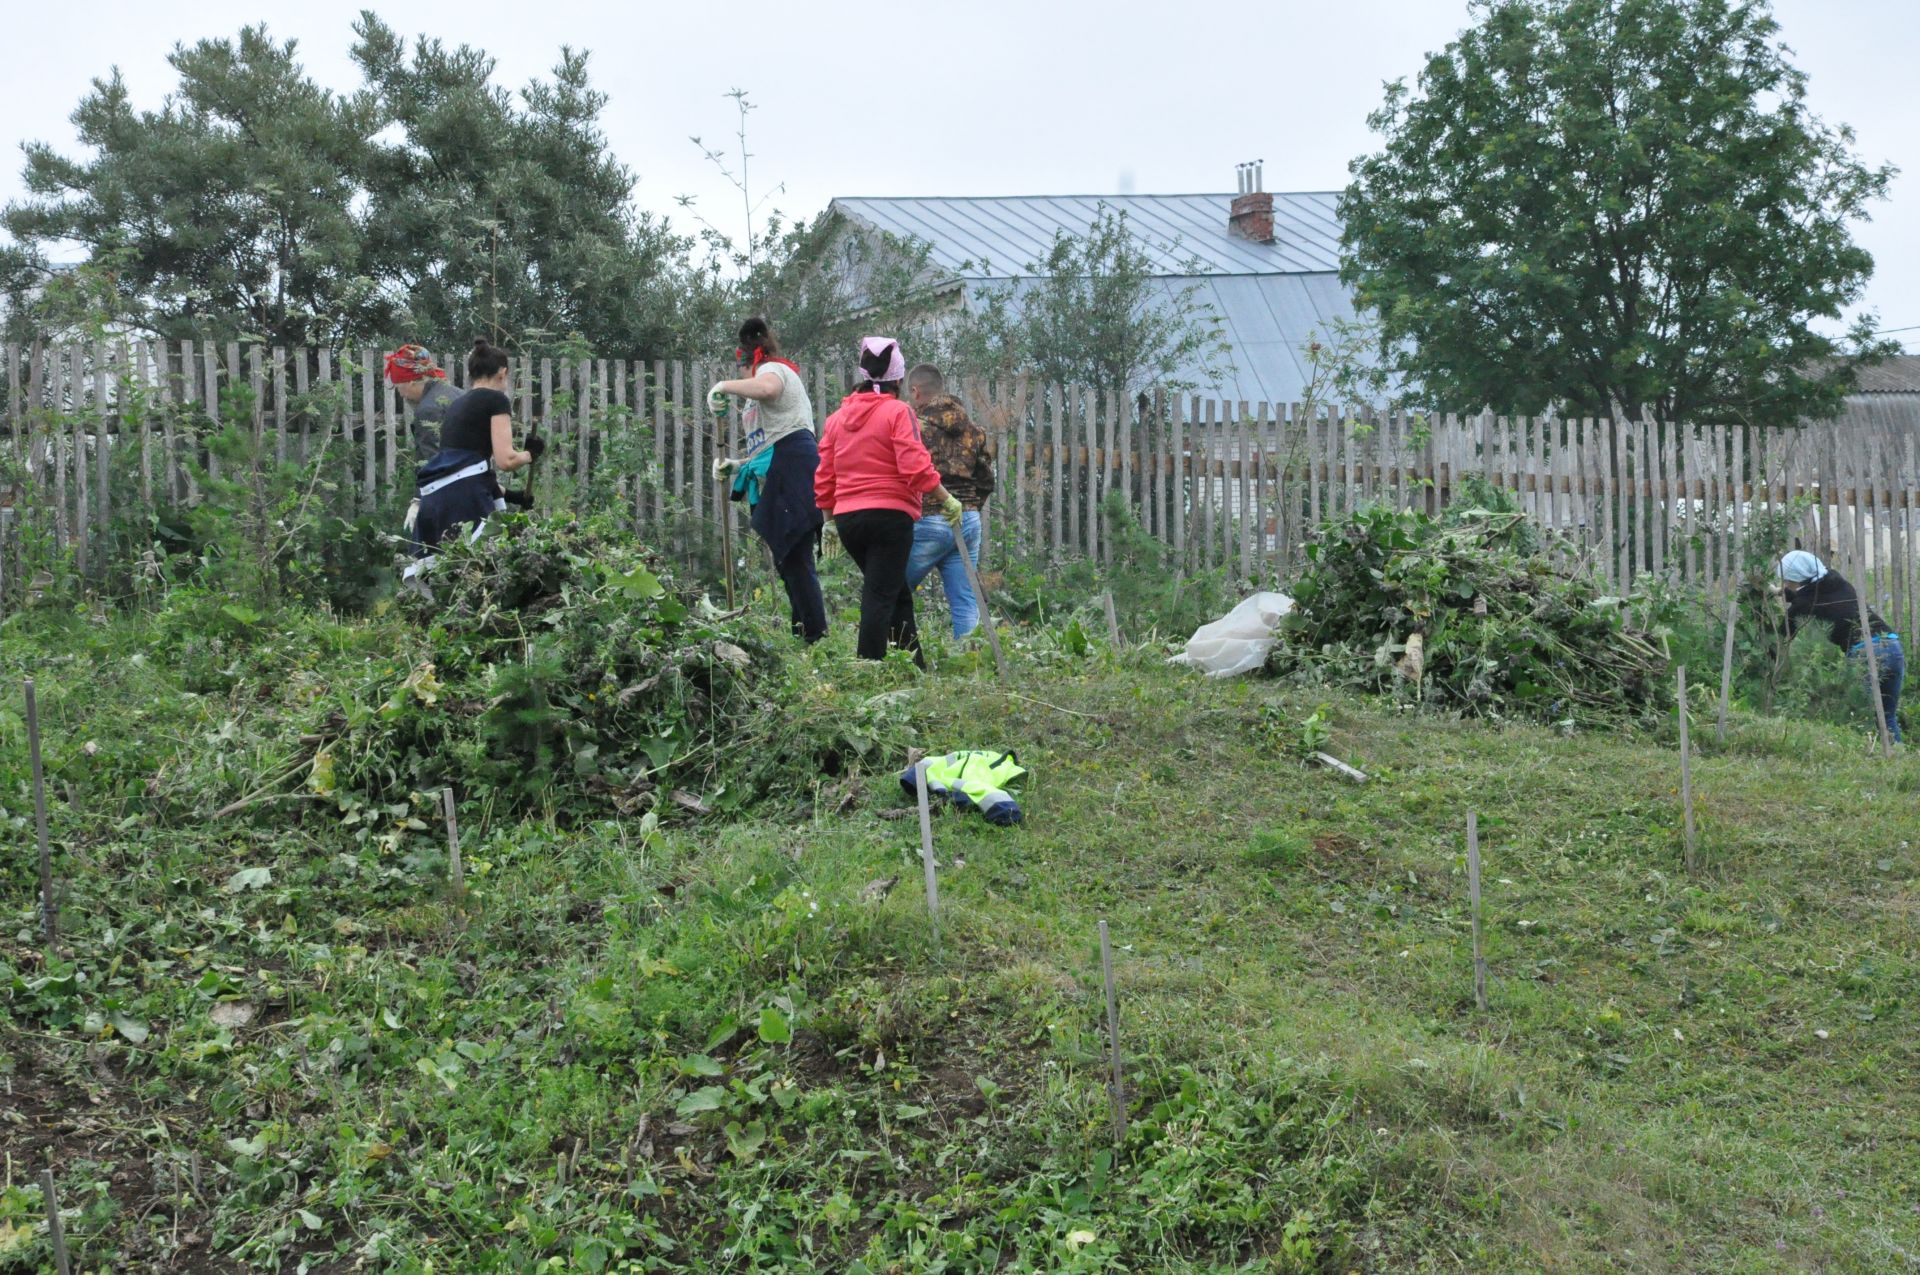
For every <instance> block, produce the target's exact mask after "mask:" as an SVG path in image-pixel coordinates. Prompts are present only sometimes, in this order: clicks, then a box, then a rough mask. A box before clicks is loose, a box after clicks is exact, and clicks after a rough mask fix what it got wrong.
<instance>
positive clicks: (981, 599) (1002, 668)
mask: <svg viewBox="0 0 1920 1275" xmlns="http://www.w3.org/2000/svg"><path fill="white" fill-rule="evenodd" d="M959 540H960V566H961V567H962V568H963V569H964V570H965V571H966V573H967V587H968V588H969V589H972V590H973V601H974V605H975V606H977V607H979V608H980V627H981V628H983V629H985V630H986V631H987V645H988V646H990V647H992V648H993V668H994V671H995V672H996V673H998V674H999V676H1000V681H1001V682H1002V684H1004V683H1005V682H1006V680H1007V656H1006V652H1004V651H1002V650H1001V649H1000V630H999V629H997V628H995V627H994V625H993V612H991V611H989V610H988V609H987V590H986V588H985V586H983V585H982V584H981V583H980V572H979V571H978V570H976V569H975V567H974V565H973V555H972V554H970V553H968V552H967V538H966V537H965V536H961V537H959Z"/></svg>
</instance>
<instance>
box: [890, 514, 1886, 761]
mask: <svg viewBox="0 0 1920 1275" xmlns="http://www.w3.org/2000/svg"><path fill="white" fill-rule="evenodd" d="M916 548H918V546H917V545H916ZM1847 656H1848V658H1849V659H1852V660H1854V661H1855V662H1857V663H1858V664H1859V665H1860V666H1861V668H1862V669H1863V670H1864V669H1865V667H1866V663H1867V647H1866V643H1864V642H1856V643H1855V644H1854V647H1853V649H1852V650H1851V651H1849V652H1847ZM1873 658H1874V661H1875V662H1876V663H1877V664H1879V666H1880V687H1879V690H1880V703H1881V705H1882V706H1883V707H1884V708H1885V709H1886V710H1887V733H1888V734H1890V735H1892V736H1893V742H1894V743H1896V744H1897V743H1899V742H1900V685H1901V683H1902V682H1905V681H1906V680H1907V653H1906V652H1905V651H1903V650H1902V649H1901V648H1900V635H1899V634H1898V633H1883V634H1881V635H1880V636H1879V637H1877V638H1875V639H1874V640H1873ZM1873 690H1874V688H1873V687H1868V688H1867V693H1868V694H1872V693H1873Z"/></svg>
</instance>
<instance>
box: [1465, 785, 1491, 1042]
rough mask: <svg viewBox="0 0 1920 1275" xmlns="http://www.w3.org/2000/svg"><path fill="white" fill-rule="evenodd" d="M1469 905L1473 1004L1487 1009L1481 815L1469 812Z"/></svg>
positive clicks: (1483, 1010) (1475, 1006)
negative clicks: (1471, 932)
mask: <svg viewBox="0 0 1920 1275" xmlns="http://www.w3.org/2000/svg"><path fill="white" fill-rule="evenodd" d="M1467 905H1468V909H1469V911H1470V913H1471V914H1472V919H1473V1005H1474V1008H1475V1009H1478V1010H1479V1011H1480V1012H1481V1013H1483V1014H1484V1013H1485V1012H1486V1010H1487V952H1486V947H1485V945H1484V944H1483V943H1482V941H1481V937H1480V816H1479V815H1478V814H1476V813H1475V812H1474V811H1471V810H1469V811H1468V812H1467Z"/></svg>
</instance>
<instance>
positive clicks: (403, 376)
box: [387, 345, 460, 463]
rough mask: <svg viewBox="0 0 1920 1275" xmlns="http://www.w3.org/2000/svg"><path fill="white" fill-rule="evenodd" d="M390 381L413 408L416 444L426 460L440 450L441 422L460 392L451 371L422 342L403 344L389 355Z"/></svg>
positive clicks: (417, 450)
mask: <svg viewBox="0 0 1920 1275" xmlns="http://www.w3.org/2000/svg"><path fill="white" fill-rule="evenodd" d="M387 381H388V383H389V384H391V385H392V386H393V388H394V389H396V390H398V391H399V392H400V397H401V399H403V400H404V401H405V402H406V404H407V406H408V407H411V408H412V409H413V446H414V450H415V451H416V452H418V453H419V456H420V460H421V462H422V463H424V462H426V461H430V460H432V459H433V458H434V455H435V454H436V453H437V452H439V450H440V426H441V425H442V424H443V423H444V422H445V421H446V419H447V409H448V408H449V407H452V406H453V400H455V399H456V398H459V397H460V396H459V395H458V394H457V393H455V392H454V388H453V387H452V386H451V385H448V384H447V374H446V371H445V369H443V368H442V367H441V366H440V365H439V364H438V363H436V362H434V358H433V355H431V354H429V353H427V349H426V347H425V346H422V345H403V346H401V347H400V348H399V349H397V350H395V351H394V352H393V353H392V354H389V355H387Z"/></svg>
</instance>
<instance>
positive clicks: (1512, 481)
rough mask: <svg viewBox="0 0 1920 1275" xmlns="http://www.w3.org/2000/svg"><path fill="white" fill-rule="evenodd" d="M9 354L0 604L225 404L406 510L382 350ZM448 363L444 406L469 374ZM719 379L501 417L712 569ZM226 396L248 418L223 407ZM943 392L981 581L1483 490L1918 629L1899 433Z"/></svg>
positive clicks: (201, 348)
mask: <svg viewBox="0 0 1920 1275" xmlns="http://www.w3.org/2000/svg"><path fill="white" fill-rule="evenodd" d="M4 357H5V360H6V362H5V367H4V369H0V375H4V380H5V385H6V425H7V429H6V434H5V439H4V445H3V446H0V475H4V481H0V534H5V535H6V536H7V538H8V541H9V544H8V545H7V546H6V547H4V548H0V602H4V601H6V600H7V599H9V598H11V597H13V596H15V595H16V593H17V590H18V589H19V587H20V581H18V580H17V579H16V578H14V577H16V576H17V574H18V572H17V571H15V570H13V569H11V568H12V567H13V566H14V565H15V564H17V562H18V550H17V545H16V544H15V543H14V542H16V541H17V539H18V533H19V532H20V531H22V530H24V529H25V528H27V527H33V528H35V529H36V531H37V533H38V534H39V535H40V536H41V537H42V538H43V541H45V542H46V543H50V544H52V545H54V546H56V547H57V548H59V549H61V550H63V551H68V552H71V553H72V554H73V557H74V562H75V565H76V567H77V568H78V569H79V570H80V571H81V572H82V574H83V575H89V574H91V575H98V574H99V573H100V572H102V571H106V570H111V569H113V568H114V567H115V565H116V564H111V563H104V562H101V561H99V557H100V555H101V554H102V553H103V552H105V551H106V550H107V545H106V543H105V541H104V540H103V537H102V532H103V530H104V529H106V528H108V527H110V526H111V525H112V519H113V517H114V515H115V514H116V513H121V514H124V513H128V512H136V511H137V512H140V513H148V512H154V511H159V510H163V509H166V508H169V507H177V506H182V505H188V504H191V503H193V502H195V501H197V500H199V499H201V498H202V493H201V492H200V490H199V475H201V474H204V475H206V476H207V477H210V478H217V477H219V473H220V465H221V459H220V457H219V456H218V455H217V454H216V453H215V452H214V451H212V450H210V449H209V448H208V446H207V440H208V438H209V436H210V435H211V433H212V432H213V429H214V422H215V418H216V416H217V415H220V414H221V413H222V412H223V409H222V406H221V405H222V403H223V401H224V402H225V403H226V407H225V409H224V416H223V417H222V419H225V420H227V421H228V422H230V423H232V418H233V415H234V413H235V411H236V410H238V411H240V412H241V413H242V415H243V419H242V420H240V421H239V422H237V423H239V424H240V425H242V426H243V427H250V428H251V430H252V432H253V435H254V438H255V441H256V444H257V448H256V450H257V451H258V453H259V454H260V455H262V456H266V455H271V456H272V457H273V458H274V459H275V460H277V461H282V462H291V463H299V464H325V465H329V466H334V467H335V469H334V473H335V474H336V475H337V477H338V478H339V479H340V480H341V481H339V482H338V484H337V489H336V492H335V497H334V498H335V499H336V500H338V501H340V502H341V503H342V504H343V505H345V506H346V509H345V510H343V512H351V511H358V512H368V511H372V510H379V509H385V508H388V507H392V506H395V505H397V504H400V503H404V500H405V498H406V497H407V496H408V495H409V494H410V488H411V470H412V466H413V464H414V460H415V456H414V451H413V444H412V438H411V429H410V426H409V417H408V414H407V411H406V409H405V407H404V406H403V404H402V403H401V401H400V399H399V397H398V395H397V393H396V392H395V391H394V390H393V388H392V387H391V386H388V385H387V384H386V383H385V381H384V377H383V374H382V368H383V364H382V356H381V353H380V352H379V351H375V350H359V351H351V352H336V351H330V350H319V351H308V350H293V351H291V352H289V351H285V350H281V349H264V348H262V347H261V346H259V345H257V344H249V345H241V344H239V343H232V342H229V343H226V344H224V345H220V344H216V343H211V342H200V343H196V342H192V341H182V342H170V343H164V344H162V343H157V342H145V341H130V342H99V343H93V344H86V345H80V344H75V345H59V346H34V347H31V348H22V347H19V346H9V347H7V348H6V349H5V351H4ZM442 362H443V365H444V366H446V367H447V368H448V369H449V371H450V374H451V375H452V377H453V380H454V383H455V384H456V385H457V384H459V383H460V381H461V380H463V379H464V378H463V373H462V371H461V368H460V361H459V360H458V359H457V358H447V359H443V360H442ZM734 374H735V370H734V368H733V367H732V366H731V365H730V364H728V365H721V364H713V365H707V364H701V363H697V362H687V361H668V360H626V359H611V360H609V359H597V358H576V359H568V358H538V359H516V360H515V361H514V364H513V367H512V394H511V397H512V398H513V400H514V403H515V407H516V414H517V416H518V417H519V418H520V419H521V421H522V422H538V423H539V426H540V429H541V432H542V433H543V434H544V435H545V436H546V437H547V438H548V440H549V449H548V451H547V453H546V457H545V458H544V459H543V460H542V462H541V464H540V466H539V468H538V470H537V471H536V472H537V477H536V480H535V482H536V498H537V499H539V500H540V501H541V502H542V503H543V504H545V505H547V506H549V507H551V506H552V505H553V503H554V502H555V501H556V500H563V501H567V502H569V503H573V504H579V503H582V502H585V501H586V500H588V499H589V498H591V499H592V500H594V501H596V502H600V503H603V504H604V503H608V502H615V503H617V506H618V507H619V508H621V509H623V510H627V511H630V513H631V516H632V518H633V520H634V522H635V524H636V525H637V526H638V527H639V528H640V529H641V530H642V531H643V532H647V531H650V530H651V531H654V532H657V533H659V534H660V535H661V536H662V539H663V540H665V541H666V542H667V543H666V544H665V545H664V546H663V547H665V548H667V549H669V551H680V552H690V551H692V550H693V549H694V548H695V547H696V544H698V545H699V546H700V547H701V548H702V549H703V551H705V552H711V545H710V540H711V536H712V534H713V533H717V529H718V527H719V519H720V518H721V517H722V516H729V517H733V518H736V519H741V513H740V511H739V510H738V509H737V508H735V507H733V506H732V505H731V504H730V502H727V501H725V500H724V499H723V498H722V492H721V489H720V488H719V487H718V486H717V485H716V484H715V483H713V482H712V481H710V476H709V469H708V467H709V464H710V462H711V460H712V458H713V456H714V455H715V449H716V447H719V446H724V445H726V444H725V442H724V440H725V439H729V438H731V437H732V436H733V435H732V431H733V430H734V429H735V428H736V427H737V420H738V418H737V416H732V417H728V418H726V419H724V420H720V421H716V420H715V418H714V417H713V416H712V414H711V413H709V412H708V410H707V407H706V403H705V390H706V387H707V385H709V384H710V383H711V382H712V381H713V380H716V379H719V378H721V377H726V376H732V375H734ZM807 380H808V382H809V386H810V389H811V391H812V396H813V402H814V409H815V412H816V415H817V416H818V418H819V419H821V420H824V419H825V416H826V414H827V413H828V412H830V411H831V410H832V409H833V407H834V406H835V405H836V404H837V403H838V402H839V399H840V397H841V395H842V393H843V392H844V389H845V386H844V383H843V381H842V375H841V373H840V372H839V371H838V370H836V371H835V373H834V374H833V375H831V376H829V374H828V373H827V371H826V370H825V369H824V368H822V367H819V366H811V367H810V368H809V372H808V376H807ZM236 388H244V389H245V390H247V391H250V393H248V394H243V395H241V396H240V397H239V398H237V399H236V398H234V397H233V392H234V390H235V389H236ZM959 389H960V391H961V396H962V398H963V399H964V400H965V401H966V402H967V404H968V406H969V408H970V410H971V411H972V414H973V416H974V418H975V419H976V420H978V421H979V422H980V423H981V424H982V425H983V426H985V427H986V428H987V429H988V431H989V433H990V434H991V435H992V436H993V438H994V440H995V443H996V448H997V452H996V462H995V463H996V465H997V468H998V476H999V492H998V494H997V495H996V496H995V497H994V499H993V500H992V501H991V502H990V504H989V514H988V518H987V520H986V521H987V526H988V535H987V541H988V543H987V550H986V562H987V565H988V567H989V568H992V567H996V566H1005V565H1006V564H1007V563H1008V562H1010V561H1012V560H1014V559H1026V560H1039V561H1049V560H1057V559H1060V558H1063V557H1067V556H1073V555H1084V556H1087V557H1090V558H1094V559H1096V560H1110V558H1111V555H1112V552H1113V530H1114V529H1113V528H1111V527H1109V526H1108V525H1107V517H1106V514H1105V510H1104V507H1103V502H1104V501H1105V500H1106V499H1107V498H1108V497H1109V495H1110V494H1113V493H1117V494H1118V495H1119V496H1120V497H1121V499H1122V500H1124V502H1125V503H1126V505H1127V507H1128V508H1129V509H1130V510H1131V512H1132V516H1133V517H1134V519H1135V520H1137V522H1138V524H1139V526H1140V527H1141V528H1142V529H1143V530H1144V531H1145V532H1146V533H1147V534H1149V535H1151V536H1153V537H1155V538H1156V539H1158V540H1159V541H1161V542H1162V543H1163V544H1165V545H1166V546H1167V547H1168V548H1169V549H1170V551H1171V561H1172V562H1173V563H1174V564H1175V566H1176V569H1179V570H1185V571H1205V570H1213V569H1221V570H1224V571H1226V572H1227V573H1228V574H1229V575H1231V576H1232V577H1234V578H1236V579H1238V580H1241V581H1244V582H1249V583H1251V582H1254V581H1259V580H1271V579H1276V578H1278V579H1284V578H1285V577H1287V576H1288V575H1290V574H1291V573H1293V572H1294V571H1295V570H1297V569H1298V567H1299V566H1300V564H1301V563H1302V561H1303V555H1302V551H1303V548H1304V546H1305V544H1306V542H1307V540H1308V537H1309V535H1310V534H1311V531H1312V529H1313V527H1314V526H1315V525H1316V524H1318V523H1319V521H1320V520H1321V519H1323V518H1324V517H1326V516H1327V515H1329V514H1332V513H1336V512H1339V511H1342V510H1346V509H1350V508H1353V507H1356V506H1357V505H1359V504H1360V503H1362V502H1364V501H1369V500H1371V501H1380V502H1385V503H1390V504H1393V505H1395V506H1397V507H1400V508H1417V509H1426V510H1429V511H1433V510H1437V509H1439V508H1441V507H1443V506H1444V505H1445V504H1446V502H1447V501H1449V500H1450V499H1451V498H1452V497H1453V495H1454V494H1455V493H1456V492H1458V491H1459V490H1460V488H1461V486H1462V484H1464V483H1465V482H1466V481H1467V480H1468V479H1469V478H1470V477H1472V476H1477V477H1478V478H1480V479H1481V480H1483V481H1485V482H1486V483H1489V484H1491V485H1493V486H1495V487H1500V488H1503V489H1505V490H1507V491H1510V492H1512V493H1514V495H1515V496H1516V498H1517V499H1518V500H1519V501H1520V503H1521V505H1522V506H1523V507H1524V508H1525V509H1526V510H1527V512H1528V513H1529V514H1531V515H1532V516H1533V517H1534V518H1536V519H1538V520H1539V521H1540V522H1541V523H1542V524H1543V525H1545V526H1547V527H1550V528H1553V529H1554V530H1555V531H1557V532H1559V533H1561V534H1562V536H1563V537H1564V543H1565V544H1566V546H1567V551H1568V552H1570V553H1572V554H1574V555H1576V556H1577V557H1578V558H1580V559H1582V560H1584V562H1585V563H1586V564H1587V565H1588V566H1589V567H1590V568H1591V569H1592V570H1594V571H1596V572H1597V573H1599V575H1600V576H1601V577H1603V578H1604V579H1606V580H1607V581H1609V582H1610V583H1611V584H1613V585H1614V586H1615V587H1617V588H1620V589H1622V590H1624V589H1626V588H1628V587H1630V586H1631V585H1632V584H1633V583H1634V582H1635V581H1636V580H1639V579H1640V578H1642V577H1644V576H1648V575H1652V576H1656V577H1667V578H1672V579H1674V580H1677V581H1679V582H1682V583H1687V584H1694V585H1699V586H1702V587H1706V588H1720V587H1724V586H1725V585H1726V584H1727V583H1728V582H1729V581H1730V580H1731V579H1732V578H1733V577H1734V575H1735V574H1736V573H1737V571H1738V566H1739V558H1740V546H1741V544H1742V543H1743V540H1744V536H1745V534H1746V530H1747V528H1748V526H1749V524H1750V523H1751V522H1752V520H1753V519H1754V518H1755V517H1757V516H1760V515H1762V514H1765V513H1769V512H1772V511H1778V510H1783V509H1788V508H1799V506H1800V505H1801V503H1802V502H1804V505H1805V507H1804V509H1801V510H1800V512H1799V513H1798V515H1797V517H1798V524H1797V534H1798V537H1799V539H1800V541H1801V543H1802V544H1803V545H1804V546H1805V547H1807V548H1811V549H1813V550H1815V551H1816V552H1818V553H1820V554H1821V555H1822V556H1824V557H1826V558H1827V559H1828V560H1829V561H1830V562H1832V563H1833V564H1834V565H1835V566H1836V567H1837V568H1839V569H1840V570H1841V571H1843V572H1844V573H1845V574H1847V575H1848V576H1849V577H1850V578H1853V579H1855V580H1863V579H1864V580H1867V581H1868V582H1869V584H1870V589H1871V594H1870V596H1871V597H1872V598H1873V600H1874V602H1875V605H1876V606H1878V607H1880V608H1881V609H1882V611H1883V613H1884V614H1886V615H1887V617H1888V619H1889V620H1891V621H1893V622H1894V623H1895V624H1896V625H1897V626H1898V625H1905V626H1907V630H1906V631H1913V630H1915V629H1920V571H1917V570H1916V567H1917V565H1920V549H1916V543H1915V541H1916V534H1917V533H1920V516H1917V514H1916V510H1917V509H1920V458H1917V457H1916V439H1915V436H1914V432H1913V430H1912V429H1911V428H1910V427H1906V426H1903V424H1902V423H1901V422H1899V421H1898V420H1896V419H1894V418H1893V416H1892V415H1891V414H1890V413H1888V414H1884V415H1882V416H1878V417H1876V416H1875V415H1874V414H1873V413H1870V412H1869V413H1867V414H1866V419H1865V421H1864V422H1861V421H1860V420H1858V419H1857V415H1858V414H1856V419H1855V420H1854V421H1852V422H1850V423H1849V424H1848V425H1846V426H1845V427H1844V428H1843V427H1839V426H1835V425H1821V424H1814V425H1810V426H1808V427H1805V428H1801V429H1762V428H1758V427H1750V426H1735V425H1699V426H1682V427H1674V426H1668V427H1665V428H1662V427H1660V426H1659V425H1656V424H1654V423H1652V422H1646V421H1628V422H1616V421H1612V420H1608V419H1605V418H1562V417H1505V416H1494V415H1490V414H1478V415H1437V416H1428V417H1417V416H1413V415H1410V414H1404V413H1388V412H1376V411H1371V410H1364V409H1363V410H1359V411H1357V412H1348V411H1335V410H1329V409H1327V408H1325V407H1321V408H1318V409H1315V408H1303V407H1302V406H1301V405H1299V404H1270V403H1247V402H1227V401H1221V400H1216V399H1210V398H1204V397H1198V396H1191V395H1170V394H1165V393H1155V394H1152V395H1150V396H1131V395H1124V394H1114V393H1108V392H1101V391H1094V390H1087V389H1082V388H1078V387H1065V386H1058V385H1042V384H1039V383H1037V382H1034V381H1032V380H1030V379H1028V378H1019V377H1016V378H1010V379H1007V380H1003V381H1000V382H998V383H995V384H991V385H989V384H987V383H985V382H970V383H967V384H964V385H962V386H960V387H959ZM127 502H131V505H129V504H128V503H127ZM117 565H118V566H120V567H125V566H126V565H127V564H117Z"/></svg>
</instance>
